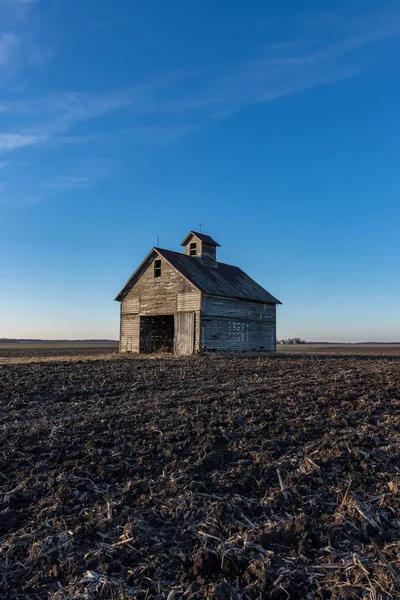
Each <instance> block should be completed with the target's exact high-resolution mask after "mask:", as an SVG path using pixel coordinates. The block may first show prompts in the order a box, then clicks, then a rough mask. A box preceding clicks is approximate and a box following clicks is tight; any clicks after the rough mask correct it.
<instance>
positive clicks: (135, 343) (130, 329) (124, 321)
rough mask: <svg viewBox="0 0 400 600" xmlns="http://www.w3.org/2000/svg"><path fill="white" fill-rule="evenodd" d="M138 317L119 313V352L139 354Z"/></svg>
mask: <svg viewBox="0 0 400 600" xmlns="http://www.w3.org/2000/svg"><path fill="white" fill-rule="evenodd" d="M139 332H140V317H139V316H138V315H130V314H122V313H121V332H120V344H119V351H120V352H135V353H137V352H139V346H140V340H139Z"/></svg>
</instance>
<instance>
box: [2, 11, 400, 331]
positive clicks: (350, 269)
mask: <svg viewBox="0 0 400 600" xmlns="http://www.w3.org/2000/svg"><path fill="white" fill-rule="evenodd" d="M399 59H400V5H399V3H398V2H397V0H396V1H394V0H393V1H385V0H384V1H382V2H379V3H378V2H376V1H375V0H374V1H373V2H371V1H369V0H363V1H360V2H359V1H349V0H346V1H342V0H335V2H333V1H329V0H326V1H325V2H321V1H320V0H318V1H317V0H314V1H312V0H304V1H303V2H298V0H291V1H289V0H279V1H278V0H276V1H266V0H262V1H261V0H252V1H251V2H239V1H232V0H229V1H228V0H220V1H219V2H215V1H213V2H212V1H209V0H202V1H201V2H197V1H193V2H188V1H187V0H185V1H184V0H171V2H165V1H164V0H157V1H155V0H154V1H153V0H146V1H144V0H143V1H136V0H131V1H129V2H128V0H124V1H122V0H114V1H113V2H110V1H109V0H80V1H79V2H78V1H77V0H0V337H2V336H8V337H42V338H58V337H60V338H77V337H78V338H83V337H91V338H92V337H93V338H94V337H98V338H102V337H110V338H111V337H112V338H116V337H117V336H118V328H119V316H118V314H119V313H118V309H119V306H118V304H117V303H114V302H113V298H114V297H115V295H116V294H117V293H118V291H119V290H120V288H121V287H122V286H123V284H124V283H125V281H126V280H127V279H128V277H129V276H130V275H131V273H132V272H133V271H134V270H135V268H136V267H137V265H138V264H139V263H140V262H141V260H142V259H143V258H144V256H145V255H146V254H147V253H148V252H149V250H150V249H151V247H152V246H154V245H156V242H157V237H159V238H160V246H162V247H166V248H170V249H175V250H179V249H180V248H179V244H180V242H181V240H182V239H183V238H184V237H185V235H186V234H187V233H188V231H189V230H191V229H196V228H198V224H199V222H200V220H201V221H202V222H203V223H204V225H203V231H204V232H205V233H208V234H210V235H212V236H213V237H214V238H216V239H217V241H219V242H220V244H221V248H220V249H219V259H220V260H222V261H224V262H228V263H232V264H237V265H239V266H240V267H241V268H243V270H245V271H246V272H247V273H249V275H251V276H253V277H254V278H255V279H256V280H257V281H258V282H259V283H261V284H262V285H263V286H264V287H266V288H267V289H268V290H269V291H270V292H271V293H272V294H274V295H275V296H277V297H278V298H279V299H280V300H282V302H283V305H282V306H281V307H280V308H279V314H278V336H279V337H288V336H298V337H304V338H306V339H309V340H321V339H324V340H343V341H351V340H353V341H354V340H371V339H373V340H386V341H400V314H399V312H400V311H399V306H400V277H399V268H400V250H399V247H400V246H399V223H400V203H399V192H400V177H399V172H400V170H399V158H400V119H399V110H398V106H399V100H400V89H399V74H400V70H399V64H400V63H399Z"/></svg>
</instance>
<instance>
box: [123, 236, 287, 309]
mask: <svg viewBox="0 0 400 600" xmlns="http://www.w3.org/2000/svg"><path fill="white" fill-rule="evenodd" d="M196 235H197V234H196ZM207 237H208V236H207ZM154 253H158V254H159V255H160V256H162V257H163V258H165V260H167V261H168V262H169V263H170V264H171V266H173V267H174V268H175V269H176V270H177V271H179V273H181V274H182V275H183V276H184V277H185V278H186V279H187V280H188V281H190V283H192V284H193V285H194V286H195V287H196V288H197V289H198V290H199V291H200V292H202V293H203V294H206V295H209V296H221V297H224V298H237V299H240V300H252V301H254V302H264V303H268V304H281V302H280V301H279V300H277V299H276V298H274V296H272V295H271V294H270V293H269V292H267V290H265V289H264V288H263V287H261V285H259V284H258V283H256V282H255V281H254V279H252V278H251V277H249V276H248V275H247V274H246V273H245V272H244V271H242V269H239V267H234V266H233V265H227V264H225V263H221V262H218V263H216V266H213V267H210V266H207V265H205V264H203V263H201V262H200V261H199V259H198V258H195V257H193V256H187V255H186V254H181V253H180V252H173V251H172V250H164V249H163V248H153V250H152V251H151V252H150V254H149V255H148V256H147V257H146V258H145V260H144V261H143V263H142V264H141V265H140V266H139V268H138V269H137V270H136V271H135V273H134V274H133V275H132V277H131V278H130V279H129V281H128V282H127V284H126V285H125V287H124V288H123V289H122V290H121V292H120V293H119V294H118V296H117V297H116V298H115V299H116V300H119V301H121V300H123V299H124V298H125V296H126V295H127V293H128V292H129V291H130V290H131V289H132V287H133V286H134V284H135V283H136V281H137V280H138V279H139V278H140V277H141V275H142V273H143V272H144V270H145V269H146V268H147V266H148V264H149V263H150V262H151V261H152V260H153V258H154V256H153V254H154Z"/></svg>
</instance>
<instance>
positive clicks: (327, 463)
mask: <svg viewBox="0 0 400 600" xmlns="http://www.w3.org/2000/svg"><path fill="white" fill-rule="evenodd" d="M50 358H51V357H50ZM84 358H85V357H84V356H82V359H84ZM399 367H400V361H399V360H398V358H396V357H377V356H360V357H358V358H357V357H351V356H350V357H347V356H330V357H324V356H322V357H320V356H307V355H304V356H303V355H294V354H293V355H286V356H285V355H283V356H279V355H278V356H276V357H273V356H271V357H197V358H191V359H183V360H182V359H180V360H178V359H167V358H164V359H154V360H141V359H136V360H129V359H115V358H110V359H101V358H99V359H98V360H94V361H93V360H78V361H75V362H70V361H68V360H67V361H58V362H56V361H53V362H33V363H27V364H3V365H0V597H1V598H4V599H22V598H24V599H26V598H28V599H34V598H35V599H45V598H46V599H47V598H51V599H57V600H66V599H84V598H85V599H89V598H101V599H106V600H109V599H112V598H114V599H117V598H118V599H121V600H122V599H133V598H137V599H139V600H150V599H151V598H166V599H167V598H168V599H169V600H173V599H175V600H178V599H180V598H184V599H189V598H215V599H216V600H228V599H231V598H232V599H235V600H236V599H237V600H242V599H243V600H246V599H249V600H256V599H260V598H271V599H275V600H280V599H282V600H286V599H287V598H291V599H304V598H310V599H311V598H321V599H325V598H326V599H339V598H340V599H352V598H369V599H372V598H382V599H386V598H400V583H399V573H400V516H399V515H400V495H399V490H400V377H399Z"/></svg>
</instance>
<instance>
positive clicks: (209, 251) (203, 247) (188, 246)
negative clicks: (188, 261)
mask: <svg viewBox="0 0 400 600" xmlns="http://www.w3.org/2000/svg"><path fill="white" fill-rule="evenodd" d="M181 246H184V248H185V254H186V255H187V256H192V257H193V258H196V259H197V260H199V261H200V262H201V263H203V264H204V265H207V266H209V267H217V266H218V265H217V247H220V245H219V244H218V242H216V241H215V240H213V238H212V237H210V236H209V235H205V234H204V233H198V232H197V231H191V232H190V233H189V234H188V235H187V236H186V237H185V239H184V240H183V242H182V243H181Z"/></svg>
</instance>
